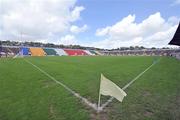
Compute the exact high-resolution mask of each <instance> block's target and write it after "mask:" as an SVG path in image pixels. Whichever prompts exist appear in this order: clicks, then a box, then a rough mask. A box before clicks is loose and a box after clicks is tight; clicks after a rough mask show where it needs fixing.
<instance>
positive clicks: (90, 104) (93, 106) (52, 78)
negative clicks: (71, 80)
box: [24, 59, 98, 111]
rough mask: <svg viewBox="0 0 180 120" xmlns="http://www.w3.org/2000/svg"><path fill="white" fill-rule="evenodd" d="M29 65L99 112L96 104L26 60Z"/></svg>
mask: <svg viewBox="0 0 180 120" xmlns="http://www.w3.org/2000/svg"><path fill="white" fill-rule="evenodd" d="M24 60H25V61H26V62H27V63H29V64H30V65H32V66H33V67H35V68H36V69H38V70H39V71H40V72H42V73H43V74H45V75H46V76H47V77H49V78H50V79H51V80H53V81H54V82H56V83H57V84H59V85H61V86H62V87H64V88H65V89H66V90H68V91H69V92H70V93H72V94H73V95H74V96H75V97H77V98H79V99H81V100H82V101H83V102H84V103H85V104H86V105H88V106H90V107H91V108H93V109H94V110H96V111H97V110H98V108H97V105H96V104H94V103H91V102H90V101H88V100H87V99H86V98H84V97H82V96H81V95H79V94H78V93H76V92H75V91H73V90H72V89H70V88H69V87H67V86H66V85H65V84H63V83H61V82H60V81H58V80H56V79H55V78H54V77H53V76H51V75H50V74H48V73H47V72H46V71H44V70H42V69H41V68H39V67H38V66H36V65H35V64H33V63H32V62H30V61H28V60H26V59H24Z"/></svg>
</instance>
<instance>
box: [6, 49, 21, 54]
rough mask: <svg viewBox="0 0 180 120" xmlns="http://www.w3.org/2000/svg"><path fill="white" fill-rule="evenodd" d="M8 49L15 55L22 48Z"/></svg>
mask: <svg viewBox="0 0 180 120" xmlns="http://www.w3.org/2000/svg"><path fill="white" fill-rule="evenodd" d="M7 49H8V50H9V51H11V52H12V53H13V54H14V55H16V54H18V53H19V51H20V48H17V47H8V48H7Z"/></svg>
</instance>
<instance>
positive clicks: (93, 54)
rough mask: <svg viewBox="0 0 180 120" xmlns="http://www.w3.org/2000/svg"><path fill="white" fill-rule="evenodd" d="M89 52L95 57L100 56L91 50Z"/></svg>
mask: <svg viewBox="0 0 180 120" xmlns="http://www.w3.org/2000/svg"><path fill="white" fill-rule="evenodd" d="M89 52H91V53H92V54H93V55H98V54H97V53H96V52H95V51H94V50H90V51H89Z"/></svg>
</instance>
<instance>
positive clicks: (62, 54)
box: [54, 48, 67, 56]
mask: <svg viewBox="0 0 180 120" xmlns="http://www.w3.org/2000/svg"><path fill="white" fill-rule="evenodd" d="M54 50H55V51H56V53H57V54H58V55H59V56H67V53H66V52H65V51H64V50H63V49H57V48H56V49H54Z"/></svg>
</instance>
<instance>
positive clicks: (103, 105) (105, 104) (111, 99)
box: [100, 60, 159, 111]
mask: <svg viewBox="0 0 180 120" xmlns="http://www.w3.org/2000/svg"><path fill="white" fill-rule="evenodd" d="M157 62H159V60H158V61H156V62H154V63H153V64H151V65H150V66H149V67H148V68H146V69H145V70H144V71H143V72H141V73H140V74H139V75H138V76H136V77H135V78H134V79H133V80H131V81H130V82H129V83H128V84H126V85H125V86H124V87H123V88H122V89H123V90H125V89H126V88H128V87H129V86H130V85H131V84H132V83H134V82H135V81H136V80H137V79H138V78H140V77H141V76H142V75H143V74H144V73H145V72H147V71H148V70H149V69H150V68H151V67H153V66H154V65H155V64H156V63H157ZM113 99H114V97H111V98H109V99H108V100H107V101H106V102H105V103H104V104H102V106H101V107H100V110H101V111H102V110H103V109H104V108H105V107H106V106H107V105H108V104H109V103H111V102H112V101H113Z"/></svg>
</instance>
